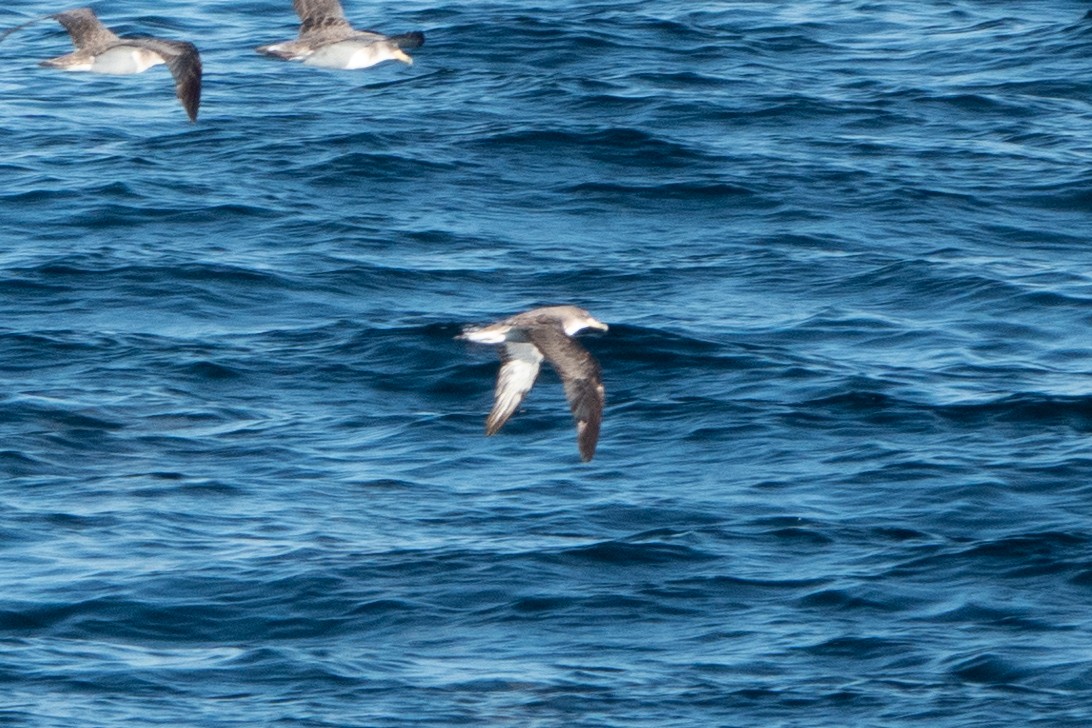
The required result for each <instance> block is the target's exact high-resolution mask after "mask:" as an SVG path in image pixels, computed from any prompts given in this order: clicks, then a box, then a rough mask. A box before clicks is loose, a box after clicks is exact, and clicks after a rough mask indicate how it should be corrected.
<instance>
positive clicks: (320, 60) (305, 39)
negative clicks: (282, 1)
mask: <svg viewBox="0 0 1092 728" xmlns="http://www.w3.org/2000/svg"><path fill="white" fill-rule="evenodd" d="M292 7H293V8H295V10H296V14H297V15H299V16H300V34H299V37H298V38H297V39H296V40H287V41H284V42H281V43H273V44H271V45H265V46H261V47H259V48H258V49H257V50H258V52H259V53H263V54H265V55H267V56H273V57H274V58H281V59H284V60H286V61H302V62H303V63H304V64H305V65H308V66H319V67H321V68H340V69H348V70H352V69H357V68H368V67H369V66H374V65H376V64H377V63H382V62H383V61H402V62H403V63H406V64H411V65H412V64H413V59H412V58H410V57H409V55H408V54H407V53H406V51H407V50H413V49H414V48H420V47H421V46H422V45H424V43H425V34H424V33H422V32H420V31H413V32H410V33H403V34H401V35H392V36H387V35H383V34H382V33H377V32H375V31H373V30H356V29H355V28H353V26H351V25H350V24H349V21H348V20H347V19H346V18H345V11H344V10H342V8H341V3H339V2H338V0H292Z"/></svg>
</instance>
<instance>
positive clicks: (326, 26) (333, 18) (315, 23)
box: [292, 0, 353, 38]
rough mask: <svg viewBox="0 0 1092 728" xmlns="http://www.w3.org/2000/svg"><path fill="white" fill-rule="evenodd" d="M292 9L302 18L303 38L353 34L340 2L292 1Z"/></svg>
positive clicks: (301, 35)
mask: <svg viewBox="0 0 1092 728" xmlns="http://www.w3.org/2000/svg"><path fill="white" fill-rule="evenodd" d="M292 7H293V8H294V9H295V11H296V15H298V16H300V37H301V38H302V37H303V36H305V35H322V36H327V35H345V34H351V33H352V32H353V27H352V26H351V25H349V21H348V20H346V18H345V11H344V10H342V9H341V3H340V2H338V0H292Z"/></svg>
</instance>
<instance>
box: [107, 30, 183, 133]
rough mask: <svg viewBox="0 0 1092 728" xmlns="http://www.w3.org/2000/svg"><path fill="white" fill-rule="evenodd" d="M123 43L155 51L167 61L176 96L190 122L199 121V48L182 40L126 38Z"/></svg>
mask: <svg viewBox="0 0 1092 728" xmlns="http://www.w3.org/2000/svg"><path fill="white" fill-rule="evenodd" d="M121 42H122V43H126V44H129V43H131V44H133V45H138V46H141V47H143V48H147V49H148V50H150V51H155V52H156V53H158V54H159V55H161V56H163V58H164V59H166V61H167V68H169V69H171V75H172V76H174V90H175V94H177V95H178V100H179V101H181V102H182V107H183V108H184V109H185V110H186V114H187V115H189V117H190V121H197V109H198V108H199V107H200V106H201V54H200V53H199V52H198V50H197V46H195V45H194V44H193V43H187V42H186V41H182V40H164V39H163V38H126V39H124V40H122V41H121Z"/></svg>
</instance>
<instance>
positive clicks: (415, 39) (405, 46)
mask: <svg viewBox="0 0 1092 728" xmlns="http://www.w3.org/2000/svg"><path fill="white" fill-rule="evenodd" d="M391 40H392V41H394V43H395V45H397V46H398V47H399V48H401V49H402V50H404V51H412V50H413V49H414V48H420V47H421V46H423V45H424V44H425V34H424V33H422V32H421V31H419V30H415V31H413V32H412V33H402V34H401V35H392V36H391Z"/></svg>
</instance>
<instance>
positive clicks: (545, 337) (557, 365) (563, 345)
mask: <svg viewBox="0 0 1092 728" xmlns="http://www.w3.org/2000/svg"><path fill="white" fill-rule="evenodd" d="M527 336H528V338H529V339H530V340H531V342H532V343H533V344H534V345H535V348H537V349H538V350H539V351H540V352H541V355H542V356H543V357H545V359H546V360H547V361H548V362H550V364H552V365H553V367H554V369H556V370H557V373H558V376H560V377H561V383H562V384H563V385H564V386H565V397H566V398H567V399H568V400H569V409H571V410H572V413H573V422H575V423H576V444H577V446H578V447H579V448H580V458H581V459H582V460H583V461H584V462H587V461H589V460H591V459H592V457H594V456H595V445H596V443H598V442H599V427H600V425H601V424H602V422H603V403H604V402H605V401H606V392H605V390H604V389H603V379H602V376H601V374H600V371H599V362H597V361H596V360H595V357H594V356H592V355H591V353H590V352H589V351H588V350H587V349H585V348H584V347H583V346H581V345H580V344H578V343H577V342H576V341H574V340H573V339H571V338H570V337H568V336H566V334H565V332H564V331H563V330H561V328H560V327H558V328H554V327H547V326H543V327H535V328H529V329H528V330H527Z"/></svg>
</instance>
